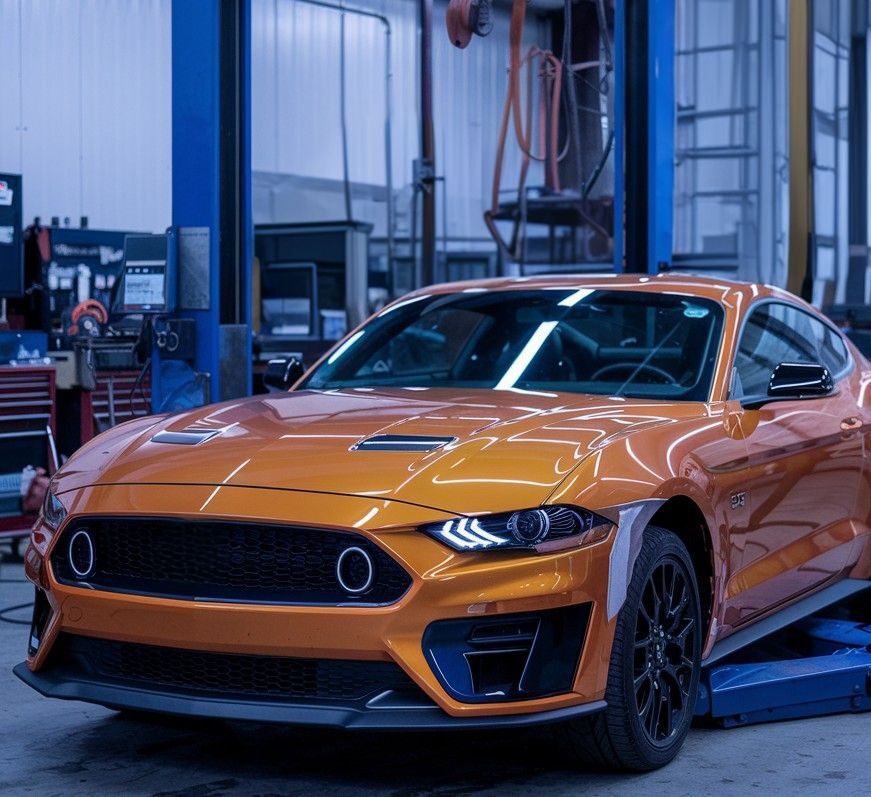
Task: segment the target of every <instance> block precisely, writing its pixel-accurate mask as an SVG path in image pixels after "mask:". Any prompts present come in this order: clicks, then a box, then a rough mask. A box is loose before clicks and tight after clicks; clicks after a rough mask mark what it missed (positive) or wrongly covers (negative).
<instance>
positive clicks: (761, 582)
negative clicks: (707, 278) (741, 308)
mask: <svg viewBox="0 0 871 797" xmlns="http://www.w3.org/2000/svg"><path fill="white" fill-rule="evenodd" d="M782 362H798V363H817V364H820V365H825V366H826V367H827V368H828V369H829V371H830V373H831V374H832V377H833V380H834V382H835V389H834V391H833V392H832V394H830V395H828V396H823V397H815V398H806V399H801V400H792V401H775V402H770V403H767V404H763V405H762V406H760V407H758V408H757V409H746V410H744V419H743V425H744V426H745V428H746V429H747V430H748V434H747V437H746V443H747V466H746V470H745V474H744V480H743V483H744V486H745V489H744V490H743V491H742V493H741V494H739V495H738V496H737V497H734V496H733V501H732V506H731V510H732V519H731V523H730V526H731V532H730V533H731V539H732V541H733V546H734V547H733V556H732V565H733V571H732V572H731V573H730V578H729V581H728V583H727V589H726V600H727V604H726V616H725V618H724V619H725V622H726V623H727V624H728V625H732V626H734V625H738V624H740V623H742V622H744V621H745V620H747V619H748V618H750V617H752V616H754V615H756V614H758V613H760V612H763V611H766V610H768V609H770V608H773V607H774V606H776V605H778V604H780V603H782V602H783V601H786V600H789V599H790V598H792V597H794V596H796V595H798V594H800V593H802V592H804V591H806V590H809V589H812V588H814V587H815V586H817V585H819V584H821V583H822V582H824V581H826V580H827V579H829V578H831V577H832V576H833V575H835V574H836V573H838V572H839V571H840V570H841V569H843V567H844V566H845V565H846V562H847V557H848V556H849V553H850V550H851V547H852V542H853V539H854V536H855V535H854V531H853V529H852V527H851V520H852V518H853V516H854V513H855V509H856V504H857V496H858V490H859V484H860V480H861V476H862V465H863V462H862V460H863V447H862V437H861V434H860V433H859V428H855V427H856V425H857V424H856V417H855V416H856V414H857V401H856V396H855V395H853V390H852V382H851V379H850V376H851V372H852V370H853V364H852V361H851V358H850V355H849V353H848V351H847V349H846V347H845V346H844V343H843V340H842V339H841V337H840V334H839V333H838V332H836V331H835V330H834V329H833V328H831V327H829V326H828V325H827V324H825V323H823V322H822V321H821V320H819V319H817V318H815V317H814V316H811V315H810V314H809V313H807V312H806V311H804V310H802V309H801V308H799V307H797V306H795V305H792V304H789V303H785V302H776V301H767V302H763V303H760V304H759V305H757V306H756V307H755V308H753V309H752V311H751V312H750V314H749V315H748V317H747V320H746V322H745V324H744V327H743V330H742V333H741V336H740V338H739V343H738V350H737V354H736V358H735V363H734V372H733V384H732V392H731V396H732V397H733V398H738V399H741V398H744V397H750V396H765V395H767V389H768V381H769V379H770V377H771V373H772V371H773V370H774V368H775V367H776V366H777V365H779V364H780V363H782ZM859 426H861V424H859Z"/></svg>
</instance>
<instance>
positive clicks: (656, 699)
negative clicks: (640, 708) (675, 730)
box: [647, 689, 662, 739]
mask: <svg viewBox="0 0 871 797" xmlns="http://www.w3.org/2000/svg"><path fill="white" fill-rule="evenodd" d="M651 691H652V692H653V707H652V710H651V712H650V714H649V715H648V716H647V732H648V733H649V734H650V738H651V739H656V731H657V728H659V714H660V711H661V710H662V695H661V694H660V693H659V690H658V689H652V690H651Z"/></svg>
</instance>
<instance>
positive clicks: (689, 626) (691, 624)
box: [674, 617, 696, 653]
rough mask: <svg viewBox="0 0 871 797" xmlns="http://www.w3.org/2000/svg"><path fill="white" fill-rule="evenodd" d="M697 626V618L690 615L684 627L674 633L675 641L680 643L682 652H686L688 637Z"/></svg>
mask: <svg viewBox="0 0 871 797" xmlns="http://www.w3.org/2000/svg"><path fill="white" fill-rule="evenodd" d="M695 627H696V621H695V618H693V617H689V618H687V620H686V624H685V625H684V627H683V628H682V629H681V630H680V631H678V633H676V634H675V635H674V643H675V644H676V645H678V646H679V647H680V649H681V652H682V653H686V644H687V638H688V637H689V635H690V632H692V631H693V630H694V629H695Z"/></svg>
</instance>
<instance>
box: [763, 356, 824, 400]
mask: <svg viewBox="0 0 871 797" xmlns="http://www.w3.org/2000/svg"><path fill="white" fill-rule="evenodd" d="M834 387H835V383H834V382H833V381H832V375H831V374H830V373H829V369H828V368H826V367H825V366H824V365H817V364H816V363H781V364H780V365H778V366H777V368H775V369H774V373H772V374H771V379H770V380H769V382H768V395H769V396H770V397H771V398H780V399H803V398H812V397H814V396H827V395H828V394H829V393H831V392H832V390H833V389H834Z"/></svg>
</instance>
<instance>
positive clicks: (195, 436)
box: [151, 430, 218, 446]
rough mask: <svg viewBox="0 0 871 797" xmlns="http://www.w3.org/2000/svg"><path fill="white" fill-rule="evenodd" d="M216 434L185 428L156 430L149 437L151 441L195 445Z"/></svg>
mask: <svg viewBox="0 0 871 797" xmlns="http://www.w3.org/2000/svg"><path fill="white" fill-rule="evenodd" d="M216 434H218V432H217V431H214V430H210V431H203V432H198V431H196V430H189V431H188V430H186V431H182V432H167V431H163V432H158V433H157V434H156V435H154V437H152V438H151V442H152V443H170V444H172V445H176V446H195V445H198V444H199V443H205V442H206V440H211V438H213V437H214V436H215V435H216Z"/></svg>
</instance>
